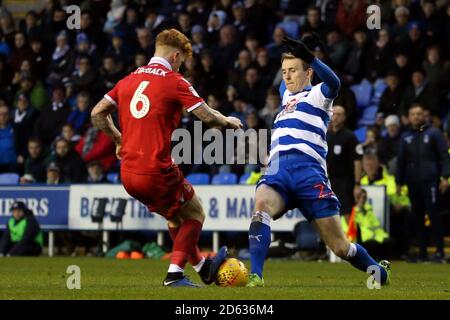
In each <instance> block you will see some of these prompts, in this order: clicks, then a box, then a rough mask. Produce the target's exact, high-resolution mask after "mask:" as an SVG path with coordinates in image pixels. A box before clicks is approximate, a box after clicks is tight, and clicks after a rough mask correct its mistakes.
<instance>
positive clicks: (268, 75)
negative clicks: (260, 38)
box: [256, 48, 278, 88]
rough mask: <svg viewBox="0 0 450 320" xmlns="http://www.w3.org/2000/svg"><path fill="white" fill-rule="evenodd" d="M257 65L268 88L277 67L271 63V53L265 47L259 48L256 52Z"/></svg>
mask: <svg viewBox="0 0 450 320" xmlns="http://www.w3.org/2000/svg"><path fill="white" fill-rule="evenodd" d="M256 67H257V68H258V74H259V77H260V79H261V84H262V86H263V87H264V88H268V87H269V86H270V85H271V83H272V80H273V78H274V76H275V74H276V73H277V71H278V70H277V69H276V68H275V67H274V66H273V65H272V64H271V63H270V60H269V55H268V53H267V50H266V49H265V48H259V49H258V51H257V52H256Z"/></svg>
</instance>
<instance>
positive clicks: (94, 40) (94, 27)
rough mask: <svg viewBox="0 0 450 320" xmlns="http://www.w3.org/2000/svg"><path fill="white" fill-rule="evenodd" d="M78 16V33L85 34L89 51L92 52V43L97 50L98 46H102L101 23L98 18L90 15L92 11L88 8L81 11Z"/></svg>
mask: <svg viewBox="0 0 450 320" xmlns="http://www.w3.org/2000/svg"><path fill="white" fill-rule="evenodd" d="M80 18H81V19H80V33H83V34H85V35H86V36H87V39H88V40H89V44H90V45H91V46H90V49H89V51H90V52H92V51H91V50H92V46H94V45H95V50H97V49H98V48H99V47H104V46H105V39H104V38H105V37H104V34H103V33H102V29H101V25H100V23H99V21H98V20H100V19H94V18H93V17H92V12H91V11H89V10H83V11H81V17H80ZM80 33H79V34H80Z"/></svg>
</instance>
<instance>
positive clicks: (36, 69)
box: [28, 34, 48, 81]
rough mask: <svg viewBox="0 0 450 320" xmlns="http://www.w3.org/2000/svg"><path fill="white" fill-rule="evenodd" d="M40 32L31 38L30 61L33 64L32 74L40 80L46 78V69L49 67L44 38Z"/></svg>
mask: <svg viewBox="0 0 450 320" xmlns="http://www.w3.org/2000/svg"><path fill="white" fill-rule="evenodd" d="M40 37H41V36H40V34H36V35H33V36H31V37H30V38H29V40H28V41H29V43H30V49H31V51H30V61H31V66H32V74H33V76H34V77H35V78H37V79H39V80H40V81H43V80H45V79H44V76H45V70H46V68H47V61H48V58H47V55H46V54H45V52H44V48H43V45H42V39H41V38H40Z"/></svg>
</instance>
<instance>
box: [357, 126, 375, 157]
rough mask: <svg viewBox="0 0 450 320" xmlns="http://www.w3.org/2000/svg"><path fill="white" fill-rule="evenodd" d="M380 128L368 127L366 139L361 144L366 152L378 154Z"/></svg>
mask: <svg viewBox="0 0 450 320" xmlns="http://www.w3.org/2000/svg"><path fill="white" fill-rule="evenodd" d="M378 139H379V134H378V129H377V128H376V127H375V126H373V127H370V128H368V129H367V131H366V139H365V140H364V142H363V143H362V144H361V147H362V150H363V153H364V154H377V153H378Z"/></svg>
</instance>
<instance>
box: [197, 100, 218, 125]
mask: <svg viewBox="0 0 450 320" xmlns="http://www.w3.org/2000/svg"><path fill="white" fill-rule="evenodd" d="M192 113H193V114H194V115H195V116H196V117H197V118H199V119H200V120H201V121H203V122H204V123H206V124H208V125H209V126H220V127H223V126H226V125H227V121H226V118H225V116H224V115H223V114H221V113H220V112H219V111H217V110H214V109H212V108H210V107H209V106H208V105H207V104H206V103H204V104H203V105H201V106H200V107H198V108H196V109H195V110H194V111H192Z"/></svg>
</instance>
